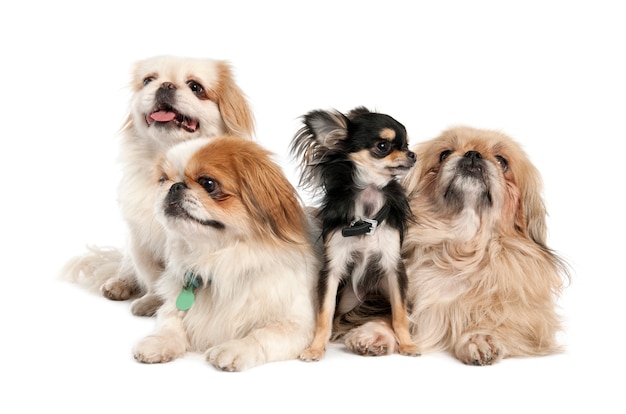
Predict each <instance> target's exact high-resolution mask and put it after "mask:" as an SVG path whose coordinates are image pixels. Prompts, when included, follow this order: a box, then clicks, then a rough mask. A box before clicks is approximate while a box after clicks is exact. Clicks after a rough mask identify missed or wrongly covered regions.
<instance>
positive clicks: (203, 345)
mask: <svg viewBox="0 0 626 414" xmlns="http://www.w3.org/2000/svg"><path fill="white" fill-rule="evenodd" d="M155 181H158V182H159V183H160V184H159V187H158V190H157V196H156V202H155V207H154V208H155V215H156V217H157V220H158V221H159V223H161V225H162V226H163V228H164V229H165V233H166V236H167V242H166V244H165V246H164V247H165V253H166V263H167V265H166V268H165V271H164V273H163V276H162V277H161V278H160V279H159V282H158V283H157V294H158V295H160V297H162V298H163V300H164V303H163V305H162V306H161V307H160V308H159V310H158V311H157V323H158V328H157V331H156V332H155V333H154V334H152V335H150V336H147V337H146V338H144V339H143V340H141V341H140V342H139V343H138V344H137V345H136V347H135V349H134V355H135V358H136V359H137V360H138V361H141V362H146V363H158V362H168V361H170V360H172V359H174V358H177V357H181V356H183V355H184V354H185V353H187V352H202V353H205V356H206V359H207V361H208V362H210V363H213V364H214V365H215V366H216V367H218V368H220V369H222V370H226V371H242V370H245V369H248V368H252V367H255V366H258V365H261V364H263V363H267V362H272V361H281V360H287V359H295V358H297V357H298V355H299V354H300V353H301V352H302V351H303V350H304V349H305V347H306V346H307V345H308V344H309V341H310V340H311V339H312V337H313V331H314V324H315V303H314V300H315V281H316V279H317V272H318V270H319V259H318V257H317V254H316V251H315V249H314V247H315V243H314V240H313V237H312V233H311V231H310V228H309V221H308V219H307V217H306V215H305V213H304V211H303V209H302V206H301V203H300V199H299V197H298V195H297V193H296V191H295V189H294V188H293V187H292V186H291V184H290V183H289V181H288V180H287V178H286V177H285V176H284V175H283V173H282V172H281V169H280V167H278V165H277V164H275V163H274V162H273V161H272V160H271V157H270V153H269V152H267V151H266V150H264V149H263V148H261V147H260V146H258V145H257V144H255V143H253V142H247V141H245V140H243V139H241V138H233V137H229V136H225V137H220V138H215V139H207V140H202V139H198V140H193V141H189V142H185V143H182V144H179V145H177V146H175V147H173V148H172V149H170V150H169V151H168V152H167V155H166V158H165V159H164V161H163V162H162V164H161V166H160V169H159V177H157V178H155Z"/></svg>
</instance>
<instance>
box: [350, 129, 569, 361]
mask: <svg viewBox="0 0 626 414" xmlns="http://www.w3.org/2000/svg"><path fill="white" fill-rule="evenodd" d="M414 150H415V153H416V154H417V163H416V166H415V167H414V168H413V170H411V171H410V173H409V174H408V175H407V176H406V177H405V180H404V183H405V185H406V187H407V190H408V191H409V194H410V200H411V201H410V203H411V209H412V211H413V213H414V216H415V217H414V219H415V222H414V223H412V224H411V225H410V226H409V229H408V231H407V234H406V238H405V241H404V245H403V246H404V250H403V257H404V258H405V263H406V268H407V275H408V278H409V299H410V300H411V302H412V310H411V312H410V320H411V329H412V335H413V337H414V339H415V341H416V344H417V345H418V347H419V349H420V351H421V352H422V353H427V352H434V351H449V352H451V353H453V354H454V356H455V357H456V358H458V359H459V360H460V361H462V362H463V363H465V364H470V365H490V364H493V363H495V362H497V361H499V360H501V359H502V358H506V357H515V356H536V355H547V354H551V353H555V352H558V351H560V349H561V347H560V345H559V344H558V341H557V338H556V336H557V333H558V332H559V331H560V330H561V321H560V317H559V315H558V312H557V303H556V300H557V298H558V296H559V294H560V293H561V291H562V289H563V287H564V285H565V283H566V282H567V280H569V271H568V267H567V265H566V263H565V262H564V261H563V260H562V259H561V258H560V257H559V256H557V254H556V253H555V252H554V251H552V250H551V249H550V248H548V247H547V245H546V237H547V235H546V233H547V230H546V208H545V205H544V201H543V198H542V194H541V191H542V182H541V177H540V175H539V172H538V170H537V169H536V168H535V167H534V166H533V164H532V163H531V162H530V160H529V159H528V158H527V156H526V155H525V153H524V152H523V150H522V149H521V147H520V145H519V144H517V143H516V142H515V141H513V140H512V139H511V138H510V137H508V136H506V135H504V134H502V133H500V132H497V131H492V130H481V129H474V128H470V127H456V128H452V129H449V130H447V131H445V132H443V133H442V134H441V135H440V136H439V137H437V138H435V139H433V140H430V141H427V142H423V143H420V144H418V145H417V146H416V147H415V148H414ZM370 305H371V304H370ZM373 313H375V312H373V311H372V312H370V315H371V314H373ZM365 314H367V312H366V311H364V310H363V309H361V314H360V317H356V316H355V315H347V316H346V315H344V317H343V325H342V324H341V323H340V324H339V326H340V329H339V332H341V330H344V332H345V331H346V330H349V331H348V332H347V334H345V336H344V340H345V342H346V344H347V345H348V347H349V348H350V349H352V350H353V351H355V352H359V353H367V354H377V355H378V354H381V353H382V352H381V351H380V350H381V349H382V350H384V352H385V353H387V352H389V353H390V352H394V349H395V347H396V346H397V345H396V340H395V338H394V336H393V332H392V331H391V329H390V327H389V322H388V320H386V319H384V318H378V319H375V320H369V321H367V322H365V323H364V324H360V323H358V325H359V326H358V327H356V328H354V329H350V328H351V327H350V326H347V325H346V324H347V321H349V322H351V323H353V325H352V327H354V323H356V322H355V321H357V320H358V321H360V322H363V321H364V319H363V316H364V315H365ZM351 318H352V319H351Z"/></svg>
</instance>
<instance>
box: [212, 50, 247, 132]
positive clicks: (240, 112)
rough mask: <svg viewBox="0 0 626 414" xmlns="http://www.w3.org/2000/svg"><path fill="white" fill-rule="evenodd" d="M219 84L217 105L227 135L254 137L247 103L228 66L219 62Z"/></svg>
mask: <svg viewBox="0 0 626 414" xmlns="http://www.w3.org/2000/svg"><path fill="white" fill-rule="evenodd" d="M218 70H219V82H218V85H217V90H216V92H217V93H216V95H217V105H218V107H219V109H220V113H221V115H222V118H223V119H224V123H225V124H226V128H228V131H227V132H228V134H231V135H239V136H242V137H244V138H247V139H252V138H253V137H254V117H253V116H252V111H251V110H250V106H249V105H248V101H247V99H246V97H245V95H244V93H243V92H242V91H241V89H240V88H239V86H237V84H236V83H235V80H234V77H233V75H232V71H231V68H230V65H229V64H228V63H226V62H219V64H218Z"/></svg>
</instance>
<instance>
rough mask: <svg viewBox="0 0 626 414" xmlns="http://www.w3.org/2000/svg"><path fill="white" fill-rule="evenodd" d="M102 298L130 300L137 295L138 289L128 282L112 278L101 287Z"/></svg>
mask: <svg viewBox="0 0 626 414" xmlns="http://www.w3.org/2000/svg"><path fill="white" fill-rule="evenodd" d="M100 292H101V293H102V296H104V297H105V298H107V299H111V300H128V299H130V298H131V297H132V296H133V295H134V294H135V293H136V287H135V286H134V285H132V284H130V283H128V282H127V281H126V280H123V279H119V278H117V277H112V278H110V279H108V280H107V281H106V282H104V283H103V284H102V286H100Z"/></svg>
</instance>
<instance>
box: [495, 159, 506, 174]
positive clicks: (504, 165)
mask: <svg viewBox="0 0 626 414" xmlns="http://www.w3.org/2000/svg"><path fill="white" fill-rule="evenodd" d="M496 162H497V163H498V164H499V165H500V167H501V168H502V172H507V171H508V170H509V162H508V161H507V160H506V158H504V157H503V156H502V155H496Z"/></svg>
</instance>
